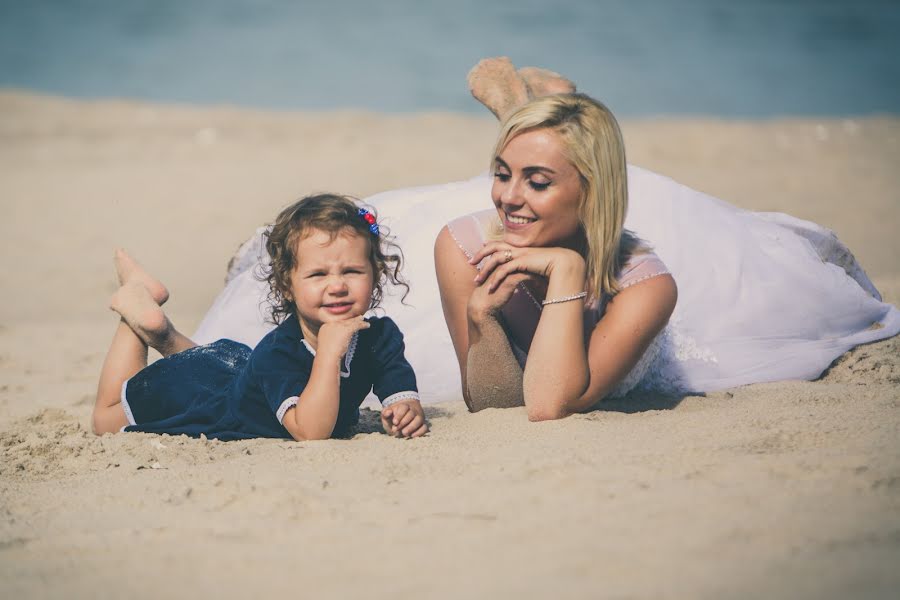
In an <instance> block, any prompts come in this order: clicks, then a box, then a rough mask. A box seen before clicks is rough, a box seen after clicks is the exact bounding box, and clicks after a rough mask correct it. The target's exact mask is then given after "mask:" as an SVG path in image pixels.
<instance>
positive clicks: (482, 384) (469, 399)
mask: <svg viewBox="0 0 900 600" xmlns="http://www.w3.org/2000/svg"><path fill="white" fill-rule="evenodd" d="M462 383H463V397H464V398H465V401H466V406H468V407H469V410H471V411H472V412H477V411H479V410H482V409H485V408H509V407H513V406H522V405H523V404H524V403H525V401H524V396H523V394H522V368H521V367H520V366H519V362H518V361H517V360H516V357H515V355H514V354H513V351H512V348H511V347H510V345H509V340H508V338H507V335H506V331H504V329H503V326H502V325H501V324H500V322H499V320H498V319H497V317H496V316H494V315H487V316H484V317H482V318H479V319H472V318H470V319H469V351H468V354H467V355H466V369H465V372H464V373H463V382H462Z"/></svg>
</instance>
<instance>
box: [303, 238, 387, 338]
mask: <svg viewBox="0 0 900 600" xmlns="http://www.w3.org/2000/svg"><path fill="white" fill-rule="evenodd" d="M296 251H297V253H296V256H297V266H296V267H295V268H294V270H293V271H292V272H291V299H292V300H293V302H294V306H296V308H297V317H298V318H299V319H300V326H301V328H303V330H304V334H307V333H309V332H311V333H313V334H316V333H318V331H319V327H321V326H322V324H324V323H328V322H329V321H340V320H342V319H349V318H351V317H358V316H360V315H362V314H365V312H366V311H367V310H369V306H370V304H371V303H372V289H373V286H374V273H373V272H372V264H371V263H370V262H369V240H367V239H365V238H363V237H362V236H360V235H359V234H357V233H356V232H353V231H350V230H346V231H341V232H340V233H338V234H337V235H336V236H335V237H334V239H331V235H330V234H328V233H327V232H324V231H321V230H317V229H314V230H312V231H310V232H308V233H307V234H306V235H305V236H303V237H302V238H301V239H300V241H299V242H298V244H297V250H296Z"/></svg>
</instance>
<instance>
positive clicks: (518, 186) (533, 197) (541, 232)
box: [491, 129, 582, 247]
mask: <svg viewBox="0 0 900 600" xmlns="http://www.w3.org/2000/svg"><path fill="white" fill-rule="evenodd" d="M564 150H565V148H564V146H563V142H562V140H561V139H560V137H559V135H558V134H557V133H556V132H555V131H553V130H550V129H536V130H533V131H527V132H525V133H521V134H519V135H517V136H516V137H514V138H513V139H512V140H510V142H509V143H508V144H507V145H506V148H504V149H503V151H502V152H501V153H500V156H498V157H497V159H496V164H495V167H494V186H493V188H492V189H491V198H492V199H493V201H494V206H496V207H497V213H498V214H499V216H500V222H501V223H502V224H503V241H505V242H506V243H508V244H510V245H512V246H518V247H528V246H543V247H546V246H567V247H576V245H577V243H578V232H579V230H580V227H579V224H580V221H579V216H578V208H579V204H580V202H581V195H582V191H581V176H580V175H579V173H578V170H577V169H575V166H574V165H572V163H570V162H569V161H568V159H566V157H565V152H564Z"/></svg>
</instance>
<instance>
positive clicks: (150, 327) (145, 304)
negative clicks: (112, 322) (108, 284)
mask: <svg viewBox="0 0 900 600" xmlns="http://www.w3.org/2000/svg"><path fill="white" fill-rule="evenodd" d="M109 307H110V308H111V309H113V310H114V311H116V312H117V313H119V314H120V315H121V316H122V319H124V321H125V322H126V323H128V326H129V327H131V329H132V330H133V331H134V332H135V333H136V334H137V336H138V337H139V338H141V339H142V340H143V341H144V343H145V344H147V345H148V346H150V347H151V348H156V349H157V350H159V351H160V353H164V352H163V351H164V350H165V349H166V348H167V346H168V345H171V339H172V337H173V334H174V332H175V329H174V327H172V324H171V323H170V322H169V319H168V317H166V313H164V312H163V310H162V309H161V308H160V307H159V304H157V303H156V299H155V298H154V297H153V296H152V295H151V294H150V291H149V290H148V289H147V288H146V287H145V286H144V284H143V283H142V282H140V281H137V280H131V281H129V282H128V283H126V284H125V285H123V286H122V287H120V288H119V290H118V291H117V292H116V293H115V294H113V297H112V300H110V303H109Z"/></svg>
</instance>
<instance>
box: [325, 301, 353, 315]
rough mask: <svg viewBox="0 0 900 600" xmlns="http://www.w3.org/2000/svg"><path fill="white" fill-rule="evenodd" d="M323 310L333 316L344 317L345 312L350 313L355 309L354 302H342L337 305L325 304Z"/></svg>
mask: <svg viewBox="0 0 900 600" xmlns="http://www.w3.org/2000/svg"><path fill="white" fill-rule="evenodd" d="M322 308H324V309H325V310H327V311H328V312H330V313H331V314H333V315H342V314H344V313H345V312H349V311H350V309H351V308H353V303H352V302H340V303H335V304H323V305H322Z"/></svg>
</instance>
